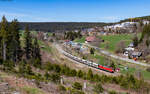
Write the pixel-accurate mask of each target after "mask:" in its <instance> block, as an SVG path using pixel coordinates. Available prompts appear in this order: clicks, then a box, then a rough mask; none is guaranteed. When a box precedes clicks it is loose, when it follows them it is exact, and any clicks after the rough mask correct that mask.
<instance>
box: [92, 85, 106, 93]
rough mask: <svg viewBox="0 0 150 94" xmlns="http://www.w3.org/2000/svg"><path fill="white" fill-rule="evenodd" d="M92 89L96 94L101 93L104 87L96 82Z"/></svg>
mask: <svg viewBox="0 0 150 94" xmlns="http://www.w3.org/2000/svg"><path fill="white" fill-rule="evenodd" d="M93 91H94V92H96V93H97V94H99V93H103V91H104V89H103V87H102V85H101V83H98V84H96V85H95V86H94V89H93Z"/></svg>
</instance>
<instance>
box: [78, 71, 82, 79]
mask: <svg viewBox="0 0 150 94" xmlns="http://www.w3.org/2000/svg"><path fill="white" fill-rule="evenodd" d="M77 76H78V77H79V78H82V77H83V72H82V71H81V70H79V71H78V73H77Z"/></svg>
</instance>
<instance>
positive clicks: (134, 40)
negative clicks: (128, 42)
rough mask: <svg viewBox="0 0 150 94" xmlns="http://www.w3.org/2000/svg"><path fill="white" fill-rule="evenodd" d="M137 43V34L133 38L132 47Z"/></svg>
mask: <svg viewBox="0 0 150 94" xmlns="http://www.w3.org/2000/svg"><path fill="white" fill-rule="evenodd" d="M138 43H139V40H138V37H137V35H136V36H135V37H134V38H133V45H134V47H137V46H138Z"/></svg>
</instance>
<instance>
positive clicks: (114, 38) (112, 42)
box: [100, 34, 133, 52]
mask: <svg viewBox="0 0 150 94" xmlns="http://www.w3.org/2000/svg"><path fill="white" fill-rule="evenodd" d="M100 38H102V39H103V40H104V41H105V42H104V43H101V44H100V48H104V49H105V47H106V45H108V48H107V49H106V50H108V51H111V52H114V51H115V50H116V45H117V43H119V42H120V41H125V45H126V46H127V45H129V44H130V43H131V42H132V38H133V35H132V34H120V35H108V36H100Z"/></svg>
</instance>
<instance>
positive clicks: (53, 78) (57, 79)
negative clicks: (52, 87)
mask: <svg viewBox="0 0 150 94" xmlns="http://www.w3.org/2000/svg"><path fill="white" fill-rule="evenodd" d="M50 80H51V81H52V82H54V83H60V75H59V74H57V73H53V74H52V75H51V76H50Z"/></svg>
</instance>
